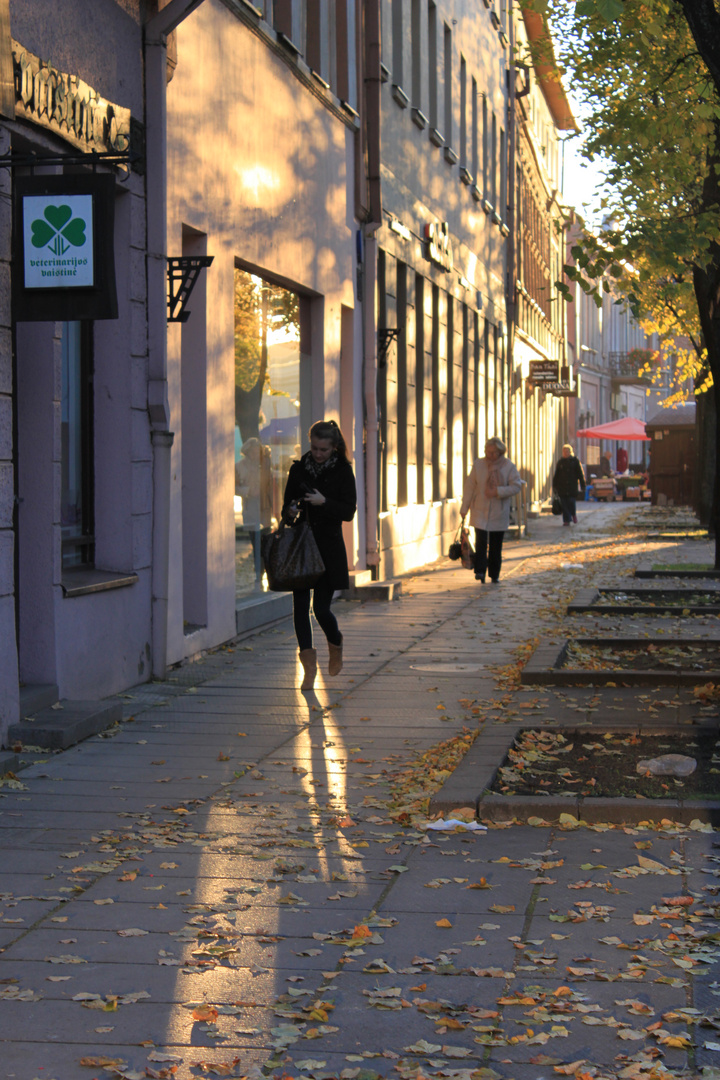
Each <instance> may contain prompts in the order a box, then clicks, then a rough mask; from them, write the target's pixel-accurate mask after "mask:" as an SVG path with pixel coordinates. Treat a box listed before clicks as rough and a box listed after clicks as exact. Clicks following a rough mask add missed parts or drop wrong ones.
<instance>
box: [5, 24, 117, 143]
mask: <svg viewBox="0 0 720 1080" xmlns="http://www.w3.org/2000/svg"><path fill="white" fill-rule="evenodd" d="M12 51H13V68H14V72H15V114H16V115H17V116H22V117H24V119H26V120H30V121H32V122H33V123H34V124H40V125H41V126H42V127H45V128H48V129H50V130H51V131H54V132H55V133H56V134H57V135H61V136H62V138H64V139H66V140H67V141H68V142H71V143H73V145H75V146H78V147H80V149H82V150H86V151H87V150H95V151H97V152H98V153H124V152H125V151H126V150H128V149H129V146H130V110H129V109H124V108H122V107H121V106H119V105H113V103H112V102H110V101H106V100H105V99H104V98H101V97H100V95H99V94H98V93H96V91H95V90H93V88H92V87H91V86H88V84H87V83H85V82H83V81H82V79H79V78H78V77H77V75H65V74H63V73H62V72H60V71H56V70H55V68H53V67H52V65H51V64H50V63H49V61H46V60H40V59H39V58H38V57H37V56H33V55H32V53H29V52H28V51H27V49H24V48H23V47H22V45H19V44H18V43H17V41H13V43H12Z"/></svg>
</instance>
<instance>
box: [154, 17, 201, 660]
mask: <svg viewBox="0 0 720 1080" xmlns="http://www.w3.org/2000/svg"><path fill="white" fill-rule="evenodd" d="M202 3H203V0H170V3H169V4H167V5H166V6H165V7H164V8H162V10H161V11H159V12H158V13H157V14H156V15H154V16H153V17H152V18H151V19H149V20H148V22H147V23H146V24H145V42H144V50H145V122H146V127H147V139H146V142H147V175H146V180H145V212H146V222H147V320H148V413H149V416H150V426H151V433H150V438H151V443H152V449H153V535H152V673H153V677H154V678H156V679H164V678H165V674H166V672H167V636H168V592H169V578H170V476H171V455H172V444H173V438H174V435H173V432H172V431H170V430H169V427H170V404H169V398H168V382H167V98H166V86H167V38H168V34H170V33H172V31H173V30H174V29H175V28H176V27H177V26H179V25H180V23H181V22H182V21H183V20H184V19H186V18H187V17H188V15H190V14H191V13H192V12H193V11H194V10H195V8H197V7H199V6H200V4H202Z"/></svg>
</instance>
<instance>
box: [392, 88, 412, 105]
mask: <svg viewBox="0 0 720 1080" xmlns="http://www.w3.org/2000/svg"><path fill="white" fill-rule="evenodd" d="M392 96H393V97H394V99H395V101H397V103H398V105H399V106H400V108H401V109H407V107H408V105H409V104H410V98H409V97H408V96H407V94H406V93H405V91H404V90H403V88H402V86H398V84H397V83H393V88H392Z"/></svg>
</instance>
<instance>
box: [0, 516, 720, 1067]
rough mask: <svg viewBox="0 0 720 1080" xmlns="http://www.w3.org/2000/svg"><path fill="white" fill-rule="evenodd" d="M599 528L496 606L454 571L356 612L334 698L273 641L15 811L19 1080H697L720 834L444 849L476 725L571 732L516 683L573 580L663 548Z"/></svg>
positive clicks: (714, 1018)
mask: <svg viewBox="0 0 720 1080" xmlns="http://www.w3.org/2000/svg"><path fill="white" fill-rule="evenodd" d="M595 516H597V517H598V518H599V517H600V516H601V515H594V517H595ZM593 520H594V518H593ZM597 527H598V530H599V531H598V534H597V535H596V536H594V537H593V535H592V530H591V529H590V528H588V529H587V530H585V535H584V537H583V535H582V531H579V533H578V534H576V536H577V540H575V537H574V538H573V540H574V542H573V544H572V546H570V547H568V546H567V541H565V540H564V539H563V541H562V544H563V546H562V547H560V546H559V542H556V541H555V539H554V538H553V539H552V540H551V541H550V542H549V543H548V544H547V545H546V546H545V547H543V548H539V549H537V553H536V554H535V555H534V557H533V559H532V562H531V563H528V562H527V561H525V562H522V563H521V562H520V561H519V560H518V561H517V563H516V566H517V569H516V572H515V573H512V572H510V573H506V574H505V576H504V579H503V583H502V586H501V588H500V589H499V590H497V591H495V592H493V593H490V592H488V591H484V592H483V591H482V590H481V589H480V588H479V587H477V586H473V585H471V584H470V582H469V580H468V577H467V576H466V575H464V574H463V572H462V571H458V570H455V569H454V568H451V569H444V568H443V569H441V570H439V571H436V572H434V573H432V574H428V575H424V576H423V575H418V576H417V577H416V578H415V579H413V580H412V582H411V583H410V589H409V591H410V592H411V594H412V595H411V596H409V597H408V598H406V599H404V600H403V601H402V602H401V603H400V604H389V605H365V606H363V607H360V608H350V609H349V610H343V612H342V618H343V625H344V630H345V629H346V636H347V639H348V642H349V645H350V649H349V650H348V651H349V653H350V657H351V659H350V662H349V664H348V670H347V671H346V672H345V673H344V674H343V677H342V679H341V680H338V681H337V688H336V687H335V686H329V685H328V687H327V688H325V687H323V686H321V687H320V688H319V691H318V695H317V697H316V698H314V699H303V698H302V696H301V695H299V694H298V693H297V691H296V690H295V689H294V682H295V678H296V672H295V670H294V663H293V650H292V644H291V638H290V634H289V633H288V632H286V631H285V630H282V631H280V632H275V633H270V634H264V635H258V636H257V637H256V638H255V639H253V640H252V642H251V644H250V645H249V646H248V645H247V644H245V645H244V646H243V651H242V652H240V651H239V650H237V651H233V652H230V651H226V652H224V653H223V652H221V653H219V654H217V656H216V660H217V664H216V666H215V669H214V671H213V672H211V674H212V675H213V676H214V678H213V679H212V681H210V682H207V683H206V684H204V685H198V686H194V687H189V688H187V689H186V690H185V691H183V692H181V693H177V694H174V695H173V694H169V696H168V698H166V699H163V698H162V697H160V696H159V700H160V701H167V704H160V705H158V706H156V707H155V708H152V709H149V710H147V711H145V712H142V713H138V715H137V716H136V717H135V718H134V720H133V721H132V722H130V723H125V724H124V725H122V726H121V727H120V729H119V730H118V732H117V734H116V735H115V737H114V738H112V739H109V740H99V739H97V740H91V741H90V742H88V743H86V744H83V746H82V747H79V748H77V749H76V750H75V751H71V752H67V753H65V754H63V755H59V756H57V757H54V758H52V759H51V760H50V761H49V762H47V763H46V764H44V765H38V766H35V767H33V768H31V769H28V770H26V771H25V772H24V773H23V774H22V782H21V788H20V789H18V788H14V787H13V788H7V787H6V788H4V789H3V791H2V793H1V794H2V796H3V798H2V801H1V802H0V810H1V812H0V845H2V848H3V859H4V865H5V873H4V877H3V885H2V896H1V899H2V905H1V907H0V911H1V914H0V945H3V946H4V952H3V953H2V956H1V957H0V978H2V980H3V981H2V982H0V1037H2V1039H3V1058H2V1063H0V1077H3V1076H7V1077H11V1076H14V1077H16V1078H19V1080H35V1077H38V1078H40V1077H42V1078H43V1080H76V1078H87V1080H93V1077H98V1078H101V1077H102V1078H105V1077H113V1076H115V1077H124V1078H125V1080H144V1078H145V1077H150V1078H152V1077H162V1078H169V1077H175V1078H176V1080H188V1078H190V1077H197V1076H228V1077H242V1076H247V1077H252V1078H253V1080H260V1077H263V1076H268V1075H269V1076H277V1077H283V1076H286V1077H293V1078H294V1077H314V1078H316V1080H321V1078H330V1077H342V1078H343V1080H376V1078H377V1077H379V1076H381V1077H385V1076H387V1077H399V1078H401V1080H406V1078H407V1080H416V1078H422V1077H427V1078H432V1077H436V1076H437V1077H443V1078H444V1077H448V1078H458V1080H493V1078H503V1080H507V1078H510V1077H515V1078H516V1080H530V1078H533V1080H537V1078H541V1077H551V1076H557V1075H566V1076H576V1077H579V1078H580V1080H586V1078H588V1077H596V1078H598V1080H600V1078H603V1077H616V1076H621V1077H626V1078H631V1080H635V1078H640V1077H645V1078H647V1077H649V1078H651V1080H653V1078H656V1077H661V1076H666V1075H668V1074H669V1075H674V1076H681V1075H682V1076H688V1077H690V1076H699V1075H701V1073H700V1070H701V1068H702V1067H703V1065H709V1064H711V1063H712V1062H713V1060H715V1059H716V1058H717V1056H718V1051H717V1050H715V1049H713V1046H714V1045H720V1032H719V1031H718V1030H717V1029H718V1026H719V1025H720V1019H719V1018H718V1017H719V1015H720V1014H718V997H717V992H718V987H717V986H715V985H713V984H714V983H715V974H714V972H715V969H716V965H717V955H718V952H720V944H719V943H718V941H716V927H717V920H716V912H717V907H716V904H715V900H716V894H717V890H718V887H719V886H718V885H717V884H716V880H717V877H718V876H720V861H717V860H718V858H719V857H720V856H719V854H716V851H717V849H715V848H714V843H715V842H716V841H715V834H714V833H713V832H712V831H711V830H710V829H709V827H708V826H705V825H703V824H701V823H699V822H697V823H694V824H693V825H691V826H687V827H677V826H675V825H673V824H672V822H665V823H663V824H661V825H659V826H653V825H651V824H650V823H647V824H644V825H639V826H637V827H635V828H623V827H613V826H611V825H610V824H608V825H601V826H594V827H592V828H587V827H582V826H579V825H578V823H577V822H576V821H575V820H574V819H571V818H569V816H568V817H567V819H566V820H565V823H564V825H563V827H560V828H551V827H549V826H547V825H546V824H545V823H543V822H542V820H539V819H538V820H537V821H536V822H535V824H534V825H530V826H510V827H507V828H492V827H491V828H490V829H489V830H488V831H487V832H471V831H468V830H466V829H462V828H460V829H458V831H453V832H449V833H439V832H437V831H434V830H428V829H427V828H425V827H424V826H425V825H426V822H427V805H428V798H429V796H430V794H431V793H432V791H433V790H434V789H435V788H437V786H438V785H440V784H442V783H443V782H444V781H446V780H447V779H448V777H451V776H452V769H453V768H454V767H455V765H456V764H457V762H458V760H459V759H460V757H461V756H462V754H463V753H464V751H465V749H466V748H467V746H468V745H469V744H470V743H471V742H472V741H473V739H474V738H475V736H476V734H477V732H478V730H479V729H481V728H483V727H484V726H485V725H491V724H495V723H500V724H502V723H506V722H507V721H508V717H512V716H513V715H517V716H519V717H521V718H523V719H526V718H527V716H528V715H531V716H532V717H533V719H535V718H539V719H540V720H541V722H542V721H545V720H549V719H550V718H551V717H550V714H551V713H552V711H553V709H554V708H555V707H556V706H557V703H558V701H563V700H564V704H565V707H566V708H567V709H568V711H569V712H572V710H573V709H574V708H575V706H574V705H573V704H572V701H573V694H572V693H570V694H569V695H567V696H566V698H565V699H563V698H562V697H557V696H554V695H550V694H538V693H535V692H532V693H530V694H529V693H528V692H527V688H524V689H520V688H519V687H518V685H517V682H516V679H515V677H514V672H515V671H516V669H517V665H518V664H519V663H521V662H522V656H523V655H527V653H528V650H529V649H530V648H531V642H532V641H533V640H535V639H536V638H538V637H547V636H548V635H552V634H559V633H560V632H561V607H562V604H563V602H564V598H565V596H567V595H572V591H573V585H574V580H573V579H574V577H575V575H576V574H577V573H578V570H577V569H576V566H577V562H578V561H579V560H580V559H582V561H583V562H584V564H585V566H584V568H583V577H587V575H588V573H590V568H592V574H593V575H594V576H595V577H596V578H597V580H605V579H607V578H610V577H611V576H613V575H615V577H617V574H618V568H619V567H622V572H623V573H624V572H625V571H626V567H627V563H628V560H629V558H630V557H631V556H632V557H634V556H635V555H639V554H640V553H645V552H646V549H647V542H645V541H643V540H642V539H638V538H637V537H635V536H633V537H630V538H628V539H627V540H625V539H623V538H622V537H617V536H616V537H615V542H614V547H613V548H610V546H609V545H608V544H607V526H606V532H605V534H603V533H602V531H601V530H600V529H599V525H598V526H597ZM593 528H595V525H593ZM613 550H614V552H615V554H614V555H612V554H611V551H613ZM513 554H514V553H513ZM613 559H615V562H614V563H613ZM564 564H565V565H564ZM567 564H570V565H569V566H568V565H567ZM507 570H508V571H511V570H512V564H511V563H510V561H509V562H508V564H507ZM700 625H702V624H700ZM460 628H461V629H460ZM248 648H252V650H253V651H252V652H246V651H244V650H246V649H248ZM353 652H355V654H356V656H358V654H360V655H359V657H358V659H357V660H356V661H353V659H352V657H353ZM371 654H374V655H371ZM473 660H477V661H478V663H479V666H480V670H474V671H468V670H464V668H469V667H471V666H472V663H471V662H472V661H473ZM455 662H459V670H458V672H457V674H451V673H448V672H447V670H445V669H446V668H447V667H448V666H450V667H452V665H453V663H455ZM433 665H435V666H436V671H433V670H432V669H433ZM463 666H464V667H463ZM476 666H477V665H476ZM428 669H430V670H428ZM611 694H612V692H611V691H609V690H608V691H604V692H603V694H602V695H600V694H597V695H595V696H593V693H591V694H590V695H589V696H585V697H584V698H582V699H581V700H580V699H578V704H577V708H578V709H582V710H583V711H584V712H585V713H587V712H588V711H590V712H592V711H593V710H600V709H602V707H603V703H604V702H608V703H610V707H612V704H611V703H612V700H613V698H612V697H611ZM663 694H664V695H665V697H662V698H661V699H660V700H667V706H663V705H661V704H659V701H658V697H657V696H654V695H653V693H652V691H651V692H648V691H643V693H642V694H641V695H639V696H638V698H637V701H636V708H637V709H638V710H641V711H645V712H647V711H649V710H654V711H656V712H657V711H658V710H660V711H661V710H662V709H664V708H672V707H673V704H674V699H673V698H672V697H668V696H667V695H668V691H667V689H664V690H663ZM688 696H690V695H688ZM593 701H594V702H595V704H593ZM697 708H698V709H715V708H716V705H715V703H714V701H712V700H710V701H702V699H700V700H698V702H697ZM460 816H461V817H462V816H463V815H462V814H461V815H460ZM465 816H466V817H467V816H468V815H465Z"/></svg>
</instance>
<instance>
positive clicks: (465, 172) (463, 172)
mask: <svg viewBox="0 0 720 1080" xmlns="http://www.w3.org/2000/svg"><path fill="white" fill-rule="evenodd" d="M460 179H461V180H462V182H463V184H467V186H468V187H470V185H471V184H474V183H475V177H474V176H473V175H472V173H471V172H470V170H469V169H466V168H465V166H464V165H461V166H460Z"/></svg>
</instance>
